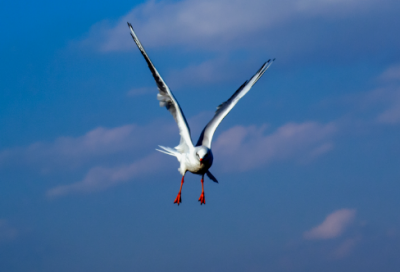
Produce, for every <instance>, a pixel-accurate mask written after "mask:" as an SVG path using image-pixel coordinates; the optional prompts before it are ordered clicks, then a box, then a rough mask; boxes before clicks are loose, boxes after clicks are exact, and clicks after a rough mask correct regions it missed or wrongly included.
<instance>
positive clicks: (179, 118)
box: [128, 23, 193, 152]
mask: <svg viewBox="0 0 400 272" xmlns="http://www.w3.org/2000/svg"><path fill="white" fill-rule="evenodd" d="M128 26H129V29H130V30H131V36H132V38H133V40H134V41H135V43H136V45H137V46H138V47H139V50H140V52H141V53H142V55H143V57H144V58H145V60H146V62H147V65H148V66H149V68H150V71H151V73H152V74H153V77H154V79H155V81H156V83H157V87H158V91H159V93H158V94H157V99H158V100H159V101H160V106H161V107H164V106H165V107H166V108H167V110H169V112H170V113H171V114H172V116H173V117H174V119H175V121H176V123H177V124H178V127H179V134H180V135H181V141H180V144H179V145H178V146H177V147H176V149H177V150H178V151H180V152H184V151H185V150H186V149H187V148H190V147H193V143H192V139H191V137H190V128H189V125H188V123H187V121H186V118H185V116H184V115H183V112H182V109H181V107H180V106H179V104H178V102H177V101H176V99H175V97H174V95H173V94H172V92H171V91H170V89H169V88H168V86H167V84H165V82H164V80H163V79H162V77H161V76H160V74H159V73H158V71H157V69H156V67H154V65H153V63H152V62H151V60H150V58H149V56H148V55H147V53H146V51H145V50H144V47H143V46H142V43H141V42H140V41H139V39H138V37H137V36H136V33H135V31H133V27H132V25H131V24H130V23H128Z"/></svg>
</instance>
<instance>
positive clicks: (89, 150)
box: [0, 122, 175, 171]
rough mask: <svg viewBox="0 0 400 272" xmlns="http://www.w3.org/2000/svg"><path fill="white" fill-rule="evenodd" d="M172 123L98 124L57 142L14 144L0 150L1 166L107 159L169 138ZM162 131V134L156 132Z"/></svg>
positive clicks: (72, 164)
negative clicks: (81, 133) (109, 125)
mask: <svg viewBox="0 0 400 272" xmlns="http://www.w3.org/2000/svg"><path fill="white" fill-rule="evenodd" d="M171 124H172V122H171V123H168V124H164V123H152V124H149V125H146V126H138V125H135V124H130V125H124V126H120V127H115V128H104V127H98V128H95V129H93V130H91V131H89V132H87V133H86V134H84V135H82V136H79V137H65V136H63V137H59V138H57V139H56V140H55V141H54V142H37V143H34V144H31V145H30V146H28V147H18V148H11V149H8V150H4V151H2V152H0V162H1V166H2V167H7V166H10V165H21V164H24V165H31V166H33V167H38V168H39V169H42V170H43V169H45V171H48V170H49V169H51V168H54V167H64V168H74V167H78V166H81V165H83V164H85V163H93V162H96V161H99V160H101V159H106V158H107V157H108V156H110V155H112V154H120V155H123V154H128V153H129V152H130V154H131V155H130V156H132V155H133V156H135V152H133V151H138V150H140V149H141V148H144V147H146V146H150V145H151V144H153V145H154V146H156V145H155V143H154V142H153V141H156V140H157V139H159V140H161V138H163V139H168V137H169V136H172V135H173V134H174V132H175V131H174V129H173V127H172V126H171ZM156 131H163V134H162V135H161V134H160V133H155V132H156Z"/></svg>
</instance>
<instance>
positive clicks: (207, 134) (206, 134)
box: [196, 59, 275, 148]
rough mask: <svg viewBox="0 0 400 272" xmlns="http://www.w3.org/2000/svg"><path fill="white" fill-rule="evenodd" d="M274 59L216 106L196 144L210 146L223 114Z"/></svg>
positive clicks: (227, 111)
mask: <svg viewBox="0 0 400 272" xmlns="http://www.w3.org/2000/svg"><path fill="white" fill-rule="evenodd" d="M274 60H275V59H273V60H272V61H271V60H268V61H267V62H266V63H264V64H263V66H262V67H261V68H260V70H258V72H257V73H256V74H255V75H254V76H253V77H252V78H251V79H250V80H248V81H246V82H245V83H243V85H242V86H240V88H239V89H238V90H237V91H236V92H235V93H234V94H233V95H232V96H231V98H229V99H228V100H227V101H225V102H224V103H222V104H221V105H219V106H218V107H217V111H216V112H215V115H214V117H213V119H211V121H210V122H209V123H208V124H207V126H206V127H205V128H204V129H203V132H202V133H201V135H200V138H199V140H198V141H197V144H196V146H199V145H204V146H206V147H208V148H211V141H212V137H213V135H214V132H215V130H216V129H217V127H218V125H219V123H221V121H222V120H223V119H224V118H225V116H226V115H227V114H228V113H229V112H230V111H231V109H232V108H233V107H234V106H235V105H236V103H237V102H238V101H239V100H240V98H242V97H243V96H244V95H245V94H246V93H247V92H248V91H250V89H251V87H253V85H254V84H255V83H256V82H257V80H259V79H260V77H261V76H262V75H263V74H264V73H265V71H266V70H267V69H268V68H269V67H270V66H271V64H272V63H273V62H274Z"/></svg>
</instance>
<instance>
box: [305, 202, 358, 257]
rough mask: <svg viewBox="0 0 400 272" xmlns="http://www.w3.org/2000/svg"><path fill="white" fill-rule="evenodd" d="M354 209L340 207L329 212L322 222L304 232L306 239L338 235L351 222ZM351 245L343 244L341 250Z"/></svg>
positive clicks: (328, 237) (330, 237) (354, 213)
mask: <svg viewBox="0 0 400 272" xmlns="http://www.w3.org/2000/svg"><path fill="white" fill-rule="evenodd" d="M355 215H356V210H355V209H341V210H337V211H335V212H333V213H331V214H329V215H328V216H327V217H326V218H325V220H324V222H322V223H321V224H320V225H318V226H316V227H314V228H312V229H311V230H309V231H306V232H305V233H304V238H306V239H332V238H336V237H339V236H340V235H342V233H343V232H344V231H345V230H346V228H347V227H348V226H349V225H350V224H351V223H352V221H353V220H354V217H355ZM350 246H351V245H347V246H346V245H344V246H343V248H344V249H343V251H345V250H346V248H348V247H350Z"/></svg>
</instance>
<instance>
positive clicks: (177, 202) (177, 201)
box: [174, 176, 185, 206]
mask: <svg viewBox="0 0 400 272" xmlns="http://www.w3.org/2000/svg"><path fill="white" fill-rule="evenodd" d="M184 177H185V176H183V177H182V181H181V188H180V189H179V193H178V195H177V196H176V198H175V201H174V203H176V204H178V206H179V204H180V203H181V202H182V198H181V192H182V185H183V182H184V180H183V178H184Z"/></svg>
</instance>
